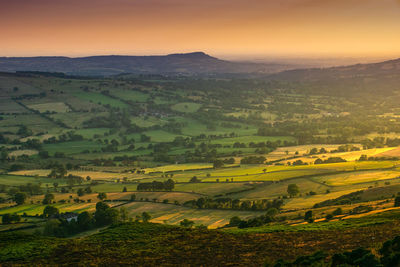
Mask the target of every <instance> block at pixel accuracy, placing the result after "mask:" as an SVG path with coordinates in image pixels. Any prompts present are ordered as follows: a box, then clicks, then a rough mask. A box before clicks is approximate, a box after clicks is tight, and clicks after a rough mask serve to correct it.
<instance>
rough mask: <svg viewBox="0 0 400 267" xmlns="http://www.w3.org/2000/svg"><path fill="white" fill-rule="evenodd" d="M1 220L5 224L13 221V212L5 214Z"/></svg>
mask: <svg viewBox="0 0 400 267" xmlns="http://www.w3.org/2000/svg"><path fill="white" fill-rule="evenodd" d="M1 221H2V223H3V224H9V223H11V222H12V219H11V214H10V213H6V214H3V216H2V217H1Z"/></svg>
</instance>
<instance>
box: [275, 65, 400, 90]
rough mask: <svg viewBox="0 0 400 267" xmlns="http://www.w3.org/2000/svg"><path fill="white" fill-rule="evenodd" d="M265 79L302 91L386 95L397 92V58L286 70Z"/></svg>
mask: <svg viewBox="0 0 400 267" xmlns="http://www.w3.org/2000/svg"><path fill="white" fill-rule="evenodd" d="M267 79H269V80H278V81H285V82H291V83H292V84H294V87H295V88H297V89H299V90H301V91H302V92H305V91H307V92H308V93H312V94H315V93H322V94H329V95H335V96H339V95H340V96H355V97H357V96H360V95H361V94H365V93H367V94H370V95H376V96H389V95H393V94H397V93H398V92H400V59H395V60H389V61H385V62H379V63H370V64H357V65H350V66H343V67H332V68H320V69H317V68H312V69H296V70H287V71H283V72H280V73H275V74H270V75H268V77H267Z"/></svg>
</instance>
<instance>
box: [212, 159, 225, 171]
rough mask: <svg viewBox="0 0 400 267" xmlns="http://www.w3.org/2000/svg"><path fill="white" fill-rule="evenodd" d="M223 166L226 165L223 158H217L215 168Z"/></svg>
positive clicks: (214, 163)
mask: <svg viewBox="0 0 400 267" xmlns="http://www.w3.org/2000/svg"><path fill="white" fill-rule="evenodd" d="M222 167H224V162H223V161H222V160H219V159H217V160H215V161H214V162H213V168H214V169H219V168H222Z"/></svg>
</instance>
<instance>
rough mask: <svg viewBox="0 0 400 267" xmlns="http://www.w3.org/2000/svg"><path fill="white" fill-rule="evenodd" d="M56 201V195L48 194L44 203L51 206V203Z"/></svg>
mask: <svg viewBox="0 0 400 267" xmlns="http://www.w3.org/2000/svg"><path fill="white" fill-rule="evenodd" d="M53 200H54V195H53V194H51V193H47V194H46V195H45V196H44V199H43V201H42V203H43V204H45V205H46V204H51V202H52V201H53Z"/></svg>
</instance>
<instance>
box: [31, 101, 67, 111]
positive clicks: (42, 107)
mask: <svg viewBox="0 0 400 267" xmlns="http://www.w3.org/2000/svg"><path fill="white" fill-rule="evenodd" d="M28 107H29V108H30V109H34V110H37V111H39V112H41V113H43V112H57V113H65V112H68V111H70V108H69V107H68V106H67V105H65V104H64V103H62V102H54V103H41V104H33V105H28Z"/></svg>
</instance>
